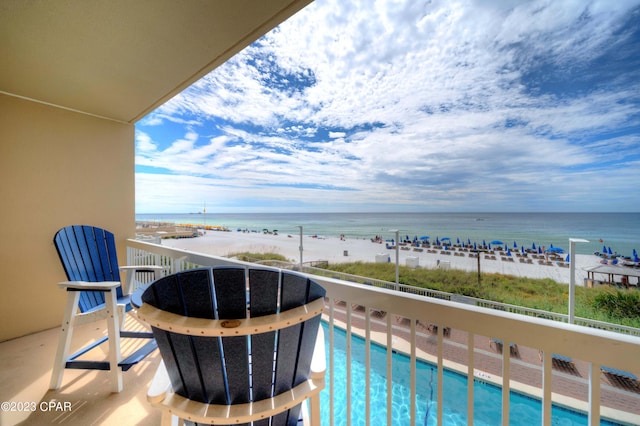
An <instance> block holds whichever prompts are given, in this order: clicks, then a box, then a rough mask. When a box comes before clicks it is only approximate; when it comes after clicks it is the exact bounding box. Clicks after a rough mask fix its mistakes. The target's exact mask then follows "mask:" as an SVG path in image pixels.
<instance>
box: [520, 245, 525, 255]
mask: <svg viewBox="0 0 640 426" xmlns="http://www.w3.org/2000/svg"><path fill="white" fill-rule="evenodd" d="M520 253H522V254H524V246H520Z"/></svg>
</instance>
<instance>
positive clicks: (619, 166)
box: [136, 0, 640, 213]
mask: <svg viewBox="0 0 640 426" xmlns="http://www.w3.org/2000/svg"><path fill="white" fill-rule="evenodd" d="M205 203H206V206H207V211H208V212H212V213H213V212H219V213H225V212H358V211H373V212H389V211H412V212H419V211H424V212H443V211H445V212H446V211H452V212H458V211H460V212H465V211H474V212H475V211H498V212H500V211H507V212H508V211H513V212H526V211H535V212H538V211H550V212H556V211H633V212H638V211H640V0H637V1H625V0H616V1H610V0H602V1H584V0H575V1H570V0H563V1H554V0H548V1H531V2H521V1H509V0H500V1H498V0H496V1H482V0H466V1H465V0H463V1H455V2H454V1H445V0H443V1H437V0H433V1H409V0H406V1H375V2H374V1H349V2H343V1H339V0H317V1H315V2H314V3H312V4H311V5H309V6H308V7H306V8H305V9H304V10H302V11H301V12H299V13H298V14H296V15H295V16H293V17H292V18H290V19H289V20H288V21H286V22H284V23H282V24H281V25H280V26H279V27H278V28H276V29H274V30H273V31H271V32H270V33H268V34H266V35H265V36H264V37H262V38H261V39H259V40H258V41H256V42H255V43H253V44H252V45H251V46H249V47H248V48H246V49H245V50H243V51H242V52H240V53H239V54H238V55H236V56H235V57H234V58H232V59H231V60H230V61H228V62H227V63H226V64H224V65H223V66H221V67H219V68H217V69H216V70H214V71H213V72H212V73H210V74H209V75H207V76H206V77H204V78H203V79H201V80H200V81H198V82H197V83H195V84H194V85H193V86H191V87H190V88H188V89H187V90H185V91H184V92H182V93H181V94H179V95H178V96H176V97H175V98H173V99H172V100H170V101H169V102H167V103H166V104H165V105H163V106H162V107H160V108H159V109H157V110H156V111H154V112H153V113H151V114H150V115H148V116H147V117H145V118H144V119H143V120H141V121H140V122H139V123H138V124H137V125H136V211H137V212H138V213H183V212H197V211H201V210H202V208H203V205H204V204H205Z"/></svg>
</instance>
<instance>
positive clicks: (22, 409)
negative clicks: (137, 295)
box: [0, 316, 160, 426]
mask: <svg viewBox="0 0 640 426" xmlns="http://www.w3.org/2000/svg"><path fill="white" fill-rule="evenodd" d="M96 325H100V323H93V324H87V325H86V326H81V327H77V328H76V330H75V332H74V336H73V341H72V344H71V348H72V350H73V349H75V348H79V347H81V346H83V345H84V344H85V343H88V342H91V341H94V340H97V339H98V338H100V337H102V336H103V330H102V329H101V328H96ZM137 327H141V326H140V325H139V324H138V323H137V322H136V321H135V320H134V319H133V318H131V317H130V316H128V317H127V321H126V325H125V328H126V329H133V328H137ZM105 328H106V325H105ZM58 336H59V328H57V327H56V328H54V329H50V330H46V331H42V332H39V333H35V334H32V335H29V336H25V337H21V338H18V339H14V340H10V341H6V342H2V343H0V382H1V383H2V389H1V390H0V396H1V398H2V401H12V402H15V404H14V406H13V407H12V408H14V409H15V410H14V411H5V410H2V412H0V424H1V425H3V426H11V425H16V424H20V425H43V424H63V425H70V426H75V425H78V426H80V425H83V426H84V425H97V424H115V425H118V424H119V425H133V424H135V425H140V426H146V425H149V426H151V425H157V424H160V412H159V411H157V410H154V409H153V408H152V407H151V406H150V405H149V404H148V403H147V387H148V385H149V383H150V382H151V379H152V377H153V375H154V373H155V370H156V367H157V365H158V363H159V362H160V354H159V353H158V352H157V351H156V352H154V353H152V354H151V355H150V356H148V357H147V358H146V359H145V360H143V361H142V362H140V363H139V364H137V365H136V366H134V367H133V368H131V369H130V370H129V371H127V372H125V373H124V374H123V384H124V389H123V391H122V392H121V393H111V391H110V389H111V388H110V386H111V384H110V382H109V377H108V372H105V371H96V370H65V373H64V378H63V380H62V387H61V388H60V389H58V390H48V388H49V380H50V378H51V370H52V366H53V360H54V356H55V352H56V348H57V345H58ZM102 346H103V345H101V346H100V347H99V348H100V349H98V350H96V351H93V352H91V354H90V356H91V359H98V360H100V357H101V356H104V357H105V359H106V348H105V350H102V349H103V348H102ZM104 346H106V345H104ZM137 347H138V344H137V343H133V341H132V340H131V339H124V340H122V349H123V353H125V354H126V353H130V352H132V351H133V350H135V349H136V348H137ZM85 357H87V356H86V355H85ZM25 403H27V404H25ZM51 403H53V404H51ZM65 403H66V404H65Z"/></svg>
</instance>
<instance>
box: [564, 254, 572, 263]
mask: <svg viewBox="0 0 640 426" xmlns="http://www.w3.org/2000/svg"><path fill="white" fill-rule="evenodd" d="M570 259H571V255H570V254H567V257H565V258H564V261H565V262H568V261H569V260H570Z"/></svg>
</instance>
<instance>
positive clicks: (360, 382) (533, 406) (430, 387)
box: [321, 322, 617, 426]
mask: <svg viewBox="0 0 640 426" xmlns="http://www.w3.org/2000/svg"><path fill="white" fill-rule="evenodd" d="M323 326H324V327H325V339H327V342H326V345H327V346H326V347H327V349H328V348H329V342H328V331H327V329H326V328H327V327H328V325H327V324H326V323H324V322H323ZM365 344H366V343H365V340H364V339H362V338H360V337H357V336H352V345H351V377H352V381H351V383H352V385H351V404H352V405H351V421H352V423H351V424H353V425H365V424H366V417H365V412H366V411H365ZM345 348H346V333H345V332H344V331H343V330H340V329H338V328H336V329H335V334H334V368H335V393H336V395H335V398H334V404H335V406H334V414H333V417H334V424H335V425H343V424H346V416H347V411H346V405H347V402H346V386H344V383H346V380H345V377H346V358H347V357H346V350H345ZM327 353H329V351H328V350H327ZM386 365H387V352H386V348H384V347H382V346H380V345H377V344H372V345H371V370H372V371H371V378H370V392H371V424H373V425H385V424H386V421H387V406H386V401H387V380H386V368H387V367H386ZM327 368H329V361H328V360H327ZM416 370H417V376H416V377H417V397H416V398H417V415H416V421H417V424H418V425H436V424H437V421H436V404H437V389H438V383H437V370H436V368H435V367H434V366H432V365H431V364H429V363H426V362H420V361H419V362H418V363H417V368H416ZM410 374H411V370H410V359H409V357H407V356H405V355H402V354H396V353H394V354H393V357H392V377H393V383H392V395H393V409H392V418H393V423H392V424H393V425H394V426H407V425H408V424H409V419H410V409H411V383H410ZM443 377H444V382H443V392H444V397H443V398H444V399H443V405H444V407H443V408H444V410H443V420H444V424H445V425H466V424H467V423H468V422H467V403H466V401H467V378H466V376H463V375H461V374H458V373H455V372H452V371H449V370H445V371H444V374H443ZM328 378H329V375H328V374H327V388H326V389H325V390H324V391H323V392H322V394H321V407H322V424H323V425H329V419H330V411H329V380H328ZM474 399H475V405H474V425H480V426H484V425H487V426H494V425H498V424H501V416H500V414H501V406H502V390H501V389H500V388H499V387H497V386H494V385H490V384H486V383H483V382H479V381H476V383H475V385H474ZM541 407H542V406H541V403H540V401H539V400H537V399H534V398H530V397H527V396H524V395H522V394H519V393H516V392H511V396H510V412H509V420H510V425H514V426H530V425H534V424H541V422H542V408H541ZM551 416H552V424H554V425H563V426H564V425H567V426H569V425H587V424H588V423H587V416H586V415H584V414H582V413H579V412H575V411H572V410H567V409H564V408H562V407H557V406H553V409H552V413H551ZM601 424H602V425H616V424H617V423H611V422H608V421H604V420H603V421H602V422H601Z"/></svg>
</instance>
